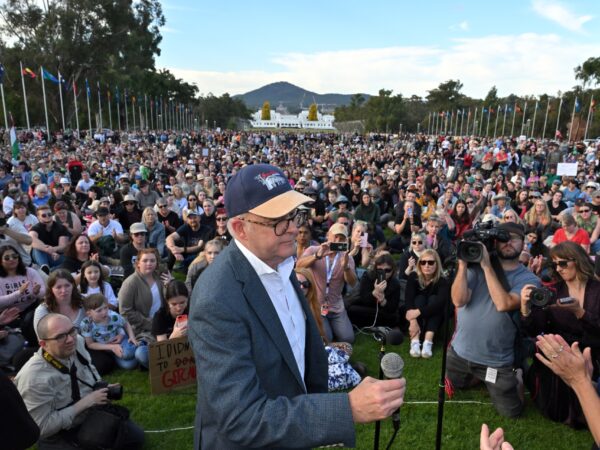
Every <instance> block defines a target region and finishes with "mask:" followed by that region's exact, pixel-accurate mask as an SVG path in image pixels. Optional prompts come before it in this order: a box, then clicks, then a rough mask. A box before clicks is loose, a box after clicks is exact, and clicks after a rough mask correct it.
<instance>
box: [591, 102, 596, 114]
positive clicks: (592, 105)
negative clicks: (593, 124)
mask: <svg viewBox="0 0 600 450" xmlns="http://www.w3.org/2000/svg"><path fill="white" fill-rule="evenodd" d="M590 108H591V110H592V112H596V100H592V104H591V105H590Z"/></svg>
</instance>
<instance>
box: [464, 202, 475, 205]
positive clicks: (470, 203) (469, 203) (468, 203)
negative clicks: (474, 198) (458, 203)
mask: <svg viewBox="0 0 600 450" xmlns="http://www.w3.org/2000/svg"><path fill="white" fill-rule="evenodd" d="M466 203H467V205H472V204H473V203H474V202H466Z"/></svg>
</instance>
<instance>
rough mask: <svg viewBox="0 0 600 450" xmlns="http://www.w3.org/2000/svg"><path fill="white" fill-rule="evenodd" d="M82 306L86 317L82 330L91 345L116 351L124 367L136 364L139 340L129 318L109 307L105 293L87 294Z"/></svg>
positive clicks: (117, 359) (92, 347) (130, 367)
mask: <svg viewBox="0 0 600 450" xmlns="http://www.w3.org/2000/svg"><path fill="white" fill-rule="evenodd" d="M83 307H84V308H85V314H86V317H85V318H84V319H83V320H82V321H81V325H80V332H81V335H82V336H83V337H84V338H85V343H86V345H87V346H88V348H90V349H93V350H106V351H111V352H113V353H114V354H115V359H116V362H117V365H118V366H119V367H120V368H121V369H133V368H135V367H136V366H137V363H138V361H137V359H136V350H137V346H138V342H137V340H136V339H135V334H134V333H133V328H132V327H131V325H130V324H129V322H127V321H126V320H125V319H124V318H123V316H121V315H120V314H119V313H117V312H115V311H112V310H110V309H109V307H108V301H107V300H106V297H104V295H102V294H92V295H90V296H88V297H85V298H84V299H83Z"/></svg>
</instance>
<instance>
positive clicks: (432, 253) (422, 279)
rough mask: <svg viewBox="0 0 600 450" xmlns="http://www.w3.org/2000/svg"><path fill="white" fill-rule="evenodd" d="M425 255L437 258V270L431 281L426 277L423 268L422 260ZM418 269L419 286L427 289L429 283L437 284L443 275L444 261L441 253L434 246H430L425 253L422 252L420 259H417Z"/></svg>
mask: <svg viewBox="0 0 600 450" xmlns="http://www.w3.org/2000/svg"><path fill="white" fill-rule="evenodd" d="M424 256H433V259H435V272H434V274H433V277H432V278H431V280H430V282H429V283H427V282H426V281H427V280H426V279H425V275H424V274H423V271H422V270H421V264H420V262H421V259H422V258H423V257H424ZM416 270H417V278H418V279H419V286H420V287H421V289H425V288H426V287H427V285H428V284H436V283H437V282H438V281H440V278H441V277H442V261H441V259H440V255H438V252H436V251H435V250H434V249H432V248H428V249H427V250H425V251H424V252H423V253H421V256H419V260H418V261H417V268H416Z"/></svg>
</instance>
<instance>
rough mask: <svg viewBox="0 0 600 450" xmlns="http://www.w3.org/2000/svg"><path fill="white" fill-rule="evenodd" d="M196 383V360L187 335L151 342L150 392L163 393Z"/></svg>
mask: <svg viewBox="0 0 600 450" xmlns="http://www.w3.org/2000/svg"><path fill="white" fill-rule="evenodd" d="M194 384H196V361H195V360H194V352H193V351H192V347H191V345H190V344H189V342H188V339H187V337H185V336H184V337H180V338H176V339H169V340H167V341H161V342H155V343H154V344H150V392H151V393H152V394H162V393H165V392H169V391H172V390H173V389H179V388H183V387H187V386H191V385H194Z"/></svg>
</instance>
